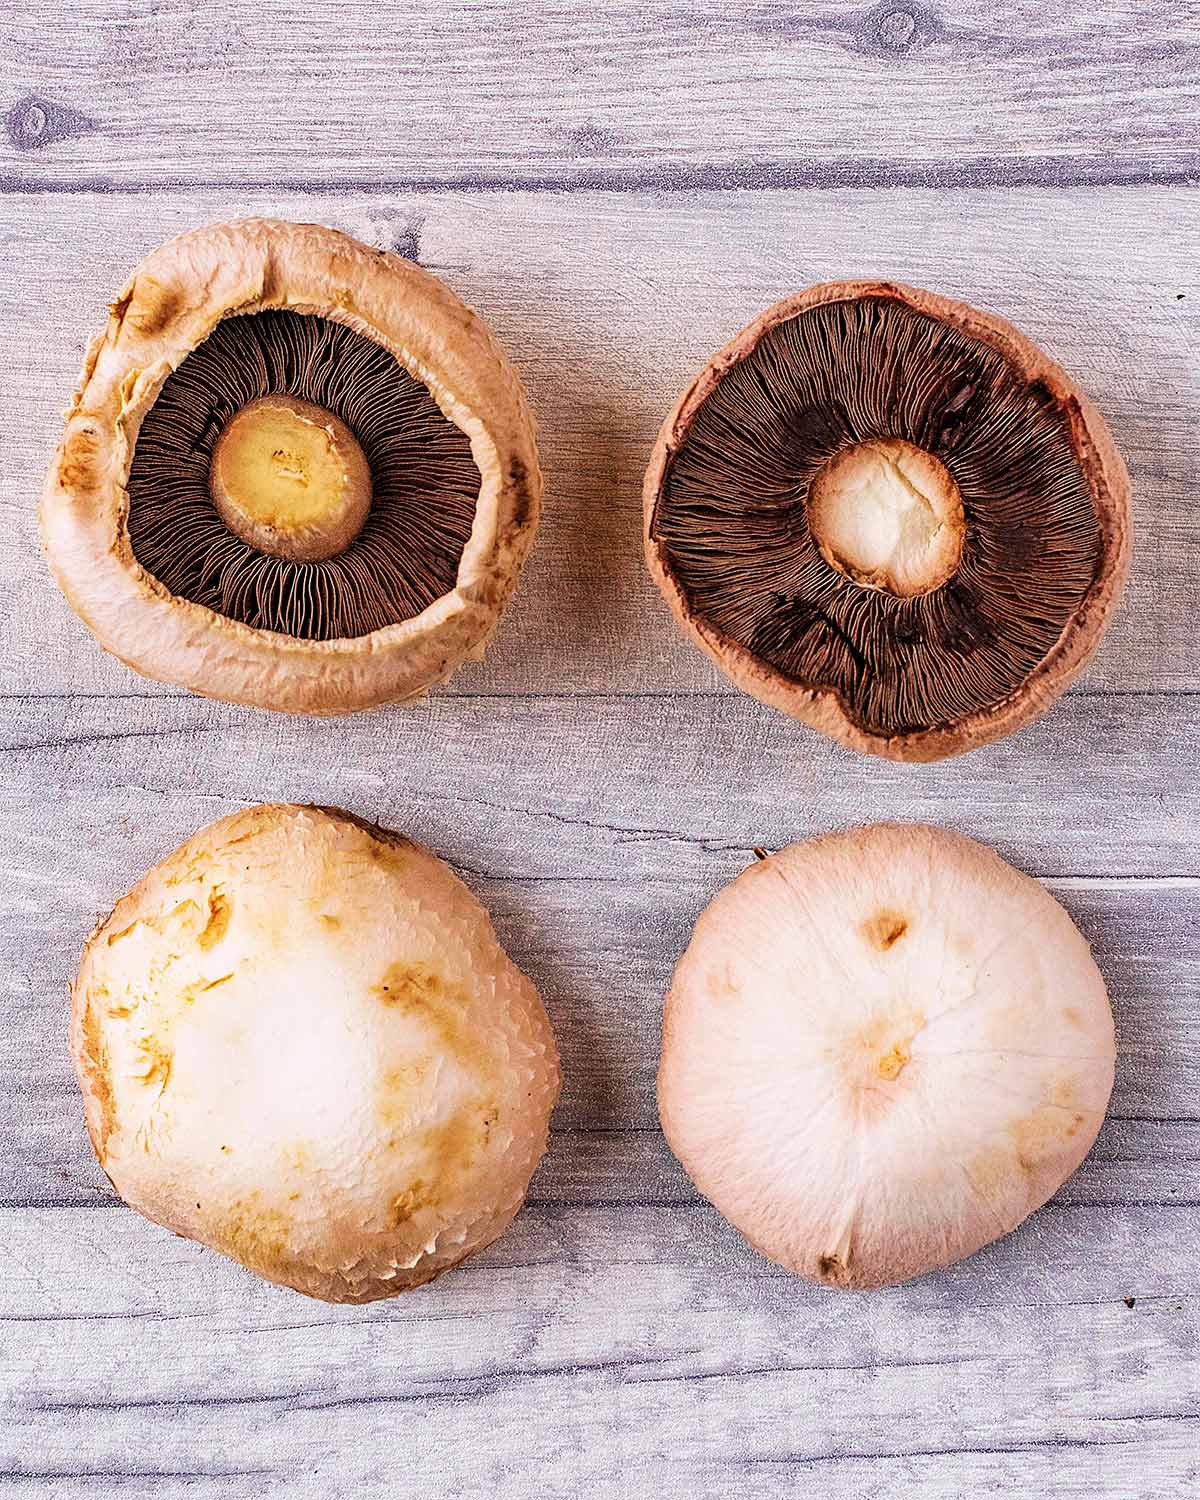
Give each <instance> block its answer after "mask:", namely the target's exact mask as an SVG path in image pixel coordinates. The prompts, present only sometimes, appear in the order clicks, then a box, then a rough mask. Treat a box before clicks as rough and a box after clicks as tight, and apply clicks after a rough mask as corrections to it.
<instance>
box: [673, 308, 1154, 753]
mask: <svg viewBox="0 0 1200 1500" xmlns="http://www.w3.org/2000/svg"><path fill="white" fill-rule="evenodd" d="M847 288H848V290H847V291H846V292H845V293H844V294H842V295H840V296H839V295H834V293H836V291H837V289H836V288H828V289H826V288H817V289H814V292H813V293H811V294H804V295H802V296H801V297H800V298H798V299H795V302H796V304H803V305H800V306H799V307H798V308H797V307H796V306H795V305H794V304H793V305H791V306H789V304H781V305H780V308H778V309H773V310H772V311H771V313H768V314H767V315H765V316H764V318H763V319H760V320H759V322H758V323H757V324H755V325H752V326H751V328H750V329H747V330H746V332H745V333H744V334H743V335H742V336H741V337H740V338H739V339H738V340H736V341H735V342H734V344H733V345H731V346H730V348H729V349H727V350H725V351H723V352H722V354H721V355H718V356H717V357H716V359H714V361H713V362H712V363H711V364H710V366H709V367H708V370H707V371H706V372H705V374H704V375H703V376H701V377H700V379H699V380H698V381H697V382H696V383H695V384H694V385H693V387H692V388H691V390H690V391H689V392H688V393H687V395H686V396H685V397H684V398H683V400H682V401H681V403H680V405H679V407H677V408H676V411H675V413H673V414H672V417H670V418H668V421H667V423H666V424H665V425H664V429H663V435H662V436H661V437H660V440H659V448H658V449H657V450H656V459H655V460H654V461H652V464H651V470H650V473H649V474H648V475H647V552H648V556H649V557H650V561H651V567H652V569H653V570H654V571H656V573H658V575H659V577H660V580H662V581H664V588H665V589H666V590H667V592H668V594H669V595H671V594H673V595H674V597H673V603H674V605H675V607H676V610H677V612H678V613H680V614H681V615H682V617H683V618H684V622H685V624H687V625H688V627H689V628H690V629H691V630H692V632H693V634H695V635H698V636H699V637H700V639H701V640H702V643H703V644H704V645H705V646H706V648H707V649H709V650H710V651H712V653H713V654H714V655H715V656H716V657H717V658H718V660H719V661H720V662H721V664H722V665H723V666H724V667H725V668H726V670H729V671H730V672H731V675H733V676H734V677H735V678H736V679H737V680H739V681H740V682H741V685H743V686H745V687H747V688H748V689H749V690H750V691H752V692H758V694H759V696H764V697H766V698H767V700H768V701H771V702H775V703H776V704H777V706H780V707H784V708H785V709H787V710H788V711H790V712H794V713H795V714H796V715H797V716H798V717H809V718H811V719H812V721H813V722H818V723H819V727H822V728H825V729H827V730H828V731H829V732H831V733H834V734H836V735H838V737H841V738H845V739H847V740H849V741H850V742H851V743H855V744H857V745H858V747H859V748H864V749H869V750H873V751H875V752H876V753H882V754H894V755H897V756H898V757H902V758H932V757H933V756H934V755H936V754H946V753H952V752H953V751H954V750H956V749H965V748H969V745H970V744H971V743H978V742H980V740H982V739H985V738H994V737H995V734H996V733H1002V732H1004V729H1005V728H1006V727H1015V724H1013V723H1009V724H1006V725H1001V724H1000V723H999V722H997V723H995V724H993V725H992V726H991V727H990V729H989V728H987V727H984V728H977V729H976V730H974V731H963V730H962V729H961V726H962V725H963V724H964V721H972V720H974V721H975V722H976V724H977V725H978V724H979V722H980V721H981V720H982V721H984V722H985V724H986V721H987V720H988V719H989V717H993V716H994V717H995V718H996V719H997V721H998V720H999V718H1000V717H1001V710H1002V707H1003V706H1004V705H1006V704H1008V703H1010V702H1011V701H1012V700H1013V699H1014V698H1015V697H1018V696H1020V695H1021V694H1022V693H1023V692H1025V691H1027V690H1028V689H1029V687H1030V684H1031V680H1032V679H1033V678H1034V676H1035V675H1036V674H1038V673H1039V672H1040V671H1044V670H1045V669H1046V667H1047V664H1048V663H1049V662H1050V661H1052V660H1053V659H1054V657H1055V655H1056V653H1057V654H1059V655H1064V654H1065V655H1066V656H1071V657H1072V660H1071V661H1070V663H1069V665H1070V666H1071V667H1072V668H1076V667H1078V665H1080V664H1081V662H1082V660H1083V659H1086V656H1087V655H1090V653H1091V650H1092V649H1093V648H1094V645H1095V641H1096V639H1097V638H1098V636H1099V633H1100V627H1101V625H1102V623H1103V620H1102V618H1100V616H1102V615H1104V614H1106V613H1107V606H1108V604H1109V603H1111V598H1112V596H1113V595H1114V594H1115V591H1116V584H1117V582H1119V576H1118V575H1119V574H1120V573H1121V572H1123V567H1124V558H1123V552H1124V548H1125V546H1126V544H1127V538H1126V535H1125V521H1124V505H1125V491H1124V487H1123V486H1124V470H1123V467H1122V466H1121V465H1120V460H1119V458H1117V456H1116V454H1115V452H1114V451H1113V450H1112V447H1111V443H1110V442H1109V441H1108V439H1107V434H1106V433H1105V432H1104V430H1103V424H1102V422H1101V421H1100V418H1099V417H1098V415H1097V414H1096V413H1095V412H1094V411H1092V410H1091V408H1090V404H1088V403H1087V402H1086V398H1085V397H1083V396H1082V393H1080V392H1077V391H1076V390H1075V389H1074V388H1073V387H1072V386H1071V385H1070V382H1069V381H1068V380H1067V378H1066V377H1065V376H1064V375H1063V374H1062V372H1061V371H1059V370H1058V369H1057V367H1056V366H1053V365H1051V363H1050V361H1048V360H1046V359H1045V357H1044V356H1042V355H1041V354H1040V353H1039V351H1037V350H1035V349H1034V347H1033V346H1032V345H1030V344H1029V343H1028V341H1027V340H1024V339H1022V338H1021V337H1020V335H1018V334H1017V333H1016V331H1015V330H1011V329H1009V328H1008V325H1002V324H1001V323H1000V321H999V320H997V319H989V318H988V317H987V315H984V314H976V313H974V312H973V310H970V309H965V308H964V307H963V305H962V304H954V303H947V302H946V301H945V300H944V299H940V298H933V297H932V296H930V295H929V294H924V293H916V292H911V291H909V289H907V288H896V287H893V286H891V285H889V284H868V286H867V288H866V289H865V290H864V291H862V292H857V291H856V284H854V283H849V284H847ZM959 313H961V314H962V315H961V316H959V315H957V314H959ZM1009 335H1011V338H1010V337H1009ZM731 355H732V358H731V357H730V356H731ZM1106 466H1107V467H1106ZM1108 508H1110V509H1111V515H1110V514H1106V509H1108ZM1096 594H1102V595H1103V596H1104V608H1103V609H1101V610H1100V611H1099V612H1094V613H1096V618H1094V619H1092V620H1091V621H1090V622H1089V631H1088V633H1087V634H1088V638H1087V640H1086V641H1083V642H1081V643H1079V645H1078V647H1077V648H1075V649H1073V651H1072V652H1067V653H1063V652H1062V650H1061V647H1062V644H1063V643H1064V642H1065V641H1068V640H1069V639H1070V637H1071V634H1072V632H1073V631H1074V630H1075V628H1076V626H1077V625H1078V623H1079V622H1080V620H1081V618H1082V617H1083V616H1085V615H1086V614H1087V613H1088V608H1089V604H1090V602H1091V600H1092V596H1093V595H1096ZM747 657H748V658H749V661H748V662H747V661H746V658H747ZM764 677H766V678H770V679H771V680H772V682H773V684H775V686H774V687H772V688H771V690H769V691H763V687H762V684H763V679H764ZM1064 685H1065V679H1064V681H1063V682H1062V683H1060V684H1057V685H1051V686H1048V687H1047V688H1046V689H1044V690H1042V691H1041V692H1040V693H1039V694H1038V695H1036V696H1037V697H1038V706H1039V707H1044V706H1045V705H1046V703H1047V702H1048V701H1049V700H1050V699H1051V698H1052V697H1054V696H1056V695H1057V691H1059V690H1061V686H1064ZM814 697H824V698H826V699H828V698H830V697H832V699H833V700H834V702H835V704H836V708H833V709H831V708H829V707H826V708H825V709H823V710H822V711H821V712H820V713H817V712H814V711H813V710H812V708H811V702H812V699H813V698H814ZM1033 711H1036V709H1033V710H1031V711H1022V715H1021V716H1020V717H1031V716H1032V712H1033ZM835 719H836V721H837V722H834V720H835ZM1018 721H1019V719H1018ZM947 731H948V733H947ZM914 737H915V739H914ZM934 737H940V738H939V740H938V745H937V747H936V748H932V741H933V738H934ZM906 742H908V743H907V745H906Z"/></svg>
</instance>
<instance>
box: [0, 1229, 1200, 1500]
mask: <svg viewBox="0 0 1200 1500" xmlns="http://www.w3.org/2000/svg"><path fill="white" fill-rule="evenodd" d="M619 1222H620V1232H619V1233H614V1225H613V1220H612V1217H611V1214H610V1212H609V1211H608V1210H606V1209H593V1208H578V1209H563V1210H553V1211H550V1210H544V1209H539V1208H534V1209H531V1210H529V1211H527V1212H526V1213H525V1214H523V1215H522V1217H521V1218H520V1219H519V1220H518V1222H517V1223H516V1225H514V1227H513V1229H512V1230H511V1231H510V1232H509V1234H508V1235H506V1236H505V1238H504V1239H503V1240H501V1241H500V1242H499V1243H497V1244H496V1245H495V1246H493V1247H492V1248H491V1249H489V1250H488V1251H486V1252H485V1253H484V1254H483V1255H481V1256H480V1257H478V1258H477V1259H476V1260H475V1261H473V1262H469V1263H468V1264H467V1265H465V1266H464V1267H462V1268H461V1269H460V1270H459V1271H458V1272H457V1273H456V1274H455V1276H454V1277H453V1278H450V1277H447V1278H446V1279H444V1280H443V1281H441V1282H439V1283H437V1284H436V1285H434V1286H432V1287H430V1288H428V1289H426V1290H425V1291H423V1292H422V1293H421V1294H420V1301H419V1306H418V1305H415V1304H416V1303H417V1299H416V1298H408V1299H403V1298H402V1299H400V1300H399V1301H398V1302H396V1303H390V1304H382V1305H379V1304H377V1305H376V1306H375V1307H372V1308H367V1309H355V1308H340V1309H334V1308H327V1307H323V1306H319V1305H314V1304H298V1303H297V1300H296V1299H295V1297H294V1296H291V1295H289V1294H287V1293H284V1292H281V1291H279V1290H277V1289H273V1288H269V1287H259V1286H256V1285H252V1284H251V1283H250V1282H249V1280H248V1278H246V1277H245V1276H244V1275H242V1274H241V1273H239V1272H238V1271H237V1270H236V1269H234V1268H233V1267H231V1266H229V1265H227V1264H224V1263H222V1262H221V1261H220V1260H219V1259H218V1258H217V1257H215V1256H211V1255H208V1254H206V1253H205V1252H202V1251H200V1250H198V1249H197V1248H196V1247H195V1246H193V1245H190V1244H187V1243H185V1242H183V1241H179V1240H174V1239H172V1237H171V1236H169V1235H167V1234H165V1233H164V1232H163V1231H161V1230H158V1229H156V1228H154V1227H152V1226H149V1225H146V1224H144V1223H142V1222H141V1221H139V1220H137V1219H136V1218H135V1217H134V1216H133V1215H131V1214H128V1213H123V1212H118V1211H114V1212H111V1213H96V1212H90V1211H87V1210H74V1211H61V1210H60V1211H54V1212H41V1213H39V1212H25V1213H21V1214H11V1213H6V1214H2V1215H0V1230H2V1232H3V1233H4V1234H5V1237H6V1240H7V1242H8V1244H9V1246H10V1247H11V1258H12V1262H13V1263H14V1267H15V1269H14V1271H13V1273H12V1274H11V1275H10V1277H9V1278H8V1281H7V1285H6V1287H5V1288H4V1294H3V1301H2V1302H0V1330H3V1334H2V1336H3V1337H5V1338H6V1339H7V1340H10V1341H11V1342H10V1347H11V1349H12V1350H13V1354H12V1357H11V1359H12V1366H13V1370H14V1375H15V1379H14V1385H15V1387H16V1390H17V1399H16V1400H15V1401H14V1403H13V1414H12V1424H11V1431H12V1433H13V1438H14V1439H15V1440H16V1441H19V1442H20V1443H21V1444H22V1445H23V1448H22V1457H21V1459H20V1461H19V1462H18V1463H15V1464H13V1463H12V1461H11V1460H10V1467H9V1468H8V1477H9V1482H10V1483H12V1482H13V1475H14V1472H15V1473H16V1474H20V1473H22V1472H32V1474H34V1475H37V1474H39V1473H40V1474H43V1475H45V1476H47V1477H46V1478H44V1479H42V1480H41V1481H40V1483H39V1482H38V1481H37V1480H36V1479H31V1480H30V1481H29V1482H28V1483H27V1485H26V1486H24V1487H22V1486H21V1485H20V1484H19V1482H18V1483H17V1485H16V1492H17V1493H18V1494H24V1493H29V1494H31V1495H38V1496H39V1497H41V1496H45V1495H46V1494H47V1493H50V1494H53V1495H55V1496H58V1495H63V1496H68V1497H74V1496H78V1495H89V1494H92V1493H97V1492H99V1493H104V1494H114V1493H117V1494H124V1493H134V1494H154V1495H161V1494H169V1495H183V1494H188V1493H194V1492H195V1486H197V1485H198V1486H199V1487H200V1492H201V1493H212V1494H219V1495H221V1496H225V1495H229V1494H234V1495H239V1496H241V1495H246V1496H250V1495H252V1494H263V1493H267V1494H276V1493H278V1494H281V1495H282V1494H297V1493H304V1494H325V1493H332V1494H334V1495H338V1496H347V1497H348V1496H352V1495H358V1494H364V1493H365V1494H394V1493H401V1494H403V1493H409V1492H410V1491H409V1489H408V1486H409V1485H412V1486H413V1488H414V1489H415V1488H417V1485H418V1483H419V1482H420V1481H422V1480H425V1477H426V1476H436V1481H437V1485H438V1489H439V1492H441V1493H446V1494H453V1495H455V1496H469V1497H479V1500H483V1497H488V1500H491V1497H503V1500H507V1497H514V1500H515V1497H518V1496H522V1495H528V1494H530V1493H539V1494H546V1495H551V1496H556V1497H557V1496H561V1497H568V1496H575V1495H578V1494H580V1493H581V1492H587V1491H588V1490H594V1491H595V1492H597V1493H599V1494H603V1495H605V1496H609V1495H612V1496H617V1497H640V1496H649V1495H671V1496H680V1497H682V1496H691V1495H704V1496H709V1495H712V1496H716V1495H737V1496H746V1497H750V1496H755V1497H757V1496H762V1495H767V1494H773V1493H778V1492H779V1490H780V1488H781V1487H783V1488H784V1492H785V1493H797V1494H805V1495H807V1494H810V1493H811V1494H813V1495H821V1496H835V1497H845V1500H858V1497H860V1496H863V1495H871V1496H876V1495H878V1496H883V1495H886V1494H893V1493H896V1492H901V1493H904V1494H918V1495H929V1496H934V1495H936V1496H945V1497H951V1496H960V1495H966V1494H972V1495H974V1494H979V1495H988V1494H991V1495H1012V1494H1020V1495H1026V1494H1036V1495H1038V1496H1050V1497H1058V1496H1061V1497H1066V1496H1072V1497H1073V1496H1078V1495H1087V1496H1095V1495H1100V1494H1111V1495H1114V1496H1122V1497H1124V1496H1135V1495H1136V1496H1138V1497H1139V1500H1140V1497H1159V1496H1162V1497H1165V1496H1171V1497H1175V1500H1184V1497H1186V1496H1188V1495H1189V1494H1191V1493H1192V1492H1193V1488H1192V1487H1193V1486H1194V1482H1195V1478H1196V1453H1197V1450H1196V1444H1195V1420H1194V1416H1195V1410H1196V1400H1197V1396H1198V1395H1200V1390H1198V1388H1197V1379H1196V1365H1195V1357H1194V1356H1195V1347H1196V1340H1197V1334H1198V1331H1200V1325H1198V1322H1197V1317H1198V1306H1197V1300H1196V1298H1195V1296H1194V1295H1192V1294H1190V1293H1185V1294H1182V1295H1181V1294H1180V1291H1179V1288H1180V1286H1181V1285H1186V1284H1187V1283H1188V1281H1189V1278H1190V1277H1191V1275H1192V1265H1191V1255H1190V1244H1191V1243H1193V1242H1194V1238H1195V1236H1196V1234H1197V1233H1198V1232H1200V1214H1198V1212H1197V1210H1196V1209H1195V1207H1187V1208H1180V1209H1172V1210H1163V1209H1154V1210H1150V1211H1147V1210H1144V1209H1139V1208H1136V1207H1131V1206H1129V1207H1121V1208H1119V1209H1116V1210H1113V1209H1099V1210H1093V1209H1073V1208H1072V1209H1065V1210H1060V1211H1053V1212H1047V1213H1045V1214H1043V1215H1042V1216H1040V1218H1039V1219H1038V1220H1036V1221H1035V1222H1034V1223H1033V1224H1031V1225H1030V1226H1029V1227H1028V1229H1027V1230H1026V1231H1024V1232H1023V1233H1022V1235H1021V1236H1020V1238H1021V1240H1022V1244H1021V1253H1020V1255H1019V1256H1017V1255H1013V1254H1011V1253H1010V1248H1009V1246H1010V1243H1011V1242H1006V1243H1005V1244H1003V1245H999V1246H994V1247H992V1248H991V1249H989V1250H987V1251H985V1252H983V1253H982V1254H981V1255H979V1256H977V1257H975V1258H974V1259H972V1260H971V1261H968V1262H966V1263H964V1264H962V1265H960V1266H959V1267H958V1268H956V1269H955V1270H954V1271H952V1272H949V1273H947V1274H946V1276H944V1277H939V1278H933V1279H929V1280H925V1281H921V1282H917V1283H915V1284H913V1285H911V1286H908V1287H902V1288H894V1289H892V1290H889V1291H886V1292H883V1293H880V1294H877V1295H873V1296H871V1297H841V1298H831V1297H830V1296H829V1295H828V1294H827V1293H822V1292H821V1291H820V1290H819V1289H817V1288H814V1287H809V1286H805V1285H802V1284H799V1283H797V1282H796V1281H795V1280H794V1278H790V1277H787V1276H786V1275H784V1274H783V1273H781V1272H779V1271H778V1270H777V1269H776V1268H774V1267H772V1266H770V1265H769V1264H768V1263H766V1262H764V1261H762V1260H759V1259H756V1258H754V1257H753V1256H752V1255H751V1253H750V1252H749V1251H748V1250H747V1249H746V1248H745V1246H744V1245H743V1244H742V1243H741V1242H740V1241H739V1239H738V1237H737V1236H736V1235H735V1234H734V1233H733V1232H732V1231H731V1230H730V1229H729V1228H728V1226H727V1225H725V1224H723V1222H722V1221H721V1220H720V1219H719V1217H718V1216H717V1215H716V1214H715V1213H713V1212H712V1211H711V1210H708V1209H703V1208H701V1209H697V1210H694V1211H687V1212H681V1211H680V1210H679V1209H678V1208H676V1207H672V1208H669V1209H662V1208H632V1209H629V1210H627V1211H625V1212H624V1213H623V1214H622V1216H621V1219H620V1221H619ZM1160 1239H1165V1241H1166V1243H1165V1245H1164V1247H1163V1249H1162V1251H1161V1252H1160V1253H1158V1254H1153V1255H1151V1254H1146V1253H1144V1249H1145V1246H1146V1245H1147V1244H1148V1243H1149V1244H1157V1242H1158V1241H1159V1240H1160ZM1125 1299H1129V1302H1130V1303H1132V1305H1127V1302H1126V1300H1125ZM14 1445H15V1444H14ZM81 1470H82V1471H83V1473H84V1474H85V1475H91V1476H95V1478H92V1479H88V1478H79V1477H77V1476H79V1475H80V1472H81ZM158 1475H162V1476H163V1477H162V1478H158V1477H154V1476H158ZM189 1484H191V1485H192V1486H193V1489H191V1490H189V1488H188V1486H189ZM421 1487H424V1485H423V1484H422V1485H421Z"/></svg>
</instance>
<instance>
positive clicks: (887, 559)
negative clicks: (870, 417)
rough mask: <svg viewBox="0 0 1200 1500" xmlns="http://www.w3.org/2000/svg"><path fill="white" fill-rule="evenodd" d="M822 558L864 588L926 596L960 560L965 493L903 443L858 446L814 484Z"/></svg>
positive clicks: (811, 511)
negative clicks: (960, 492)
mask: <svg viewBox="0 0 1200 1500" xmlns="http://www.w3.org/2000/svg"><path fill="white" fill-rule="evenodd" d="M808 515H809V525H810V527H811V529H812V534H813V537H814V539H815V541H816V543H817V545H818V546H819V547H820V549H821V555H822V556H823V557H824V558H825V560H826V561H827V562H828V563H830V564H831V565H832V566H833V567H835V568H836V569H837V570H838V572H839V573H844V574H845V575H846V576H847V577H848V578H852V579H853V580H854V582H855V583H859V584H862V585H863V587H864V588H874V589H886V590H887V591H888V593H891V594H895V595H897V596H898V597H900V598H902V599H908V598H911V597H912V596H913V595H915V594H928V593H931V592H932V591H933V590H934V589H935V588H938V587H940V586H941V585H942V584H943V583H945V582H946V580H947V579H948V578H950V577H951V576H952V575H953V574H954V572H955V570H956V569H957V567H958V564H959V560H960V558H961V557H962V544H963V534H964V530H965V527H964V522H963V506H962V496H961V495H960V494H959V490H958V486H957V484H955V482H954V479H953V477H952V476H951V474H950V471H949V470H948V469H947V468H946V466H945V464H943V463H942V462H941V460H940V459H937V458H935V457H934V456H933V454H932V453H927V452H926V451H925V450H924V449H923V448H918V447H916V446H915V445H914V444H913V443H908V442H905V441H904V439H903V438H882V439H876V440H872V441H870V442H864V443H854V444H853V445H852V446H851V447H848V448H843V449H842V450H841V451H840V452H839V453H836V454H835V455H834V456H833V458H831V459H830V460H829V462H828V463H826V464H825V465H824V466H823V467H822V468H821V469H820V470H819V472H818V473H817V475H816V476H815V477H814V479H813V482H812V484H811V486H810V487H809V498H808Z"/></svg>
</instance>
